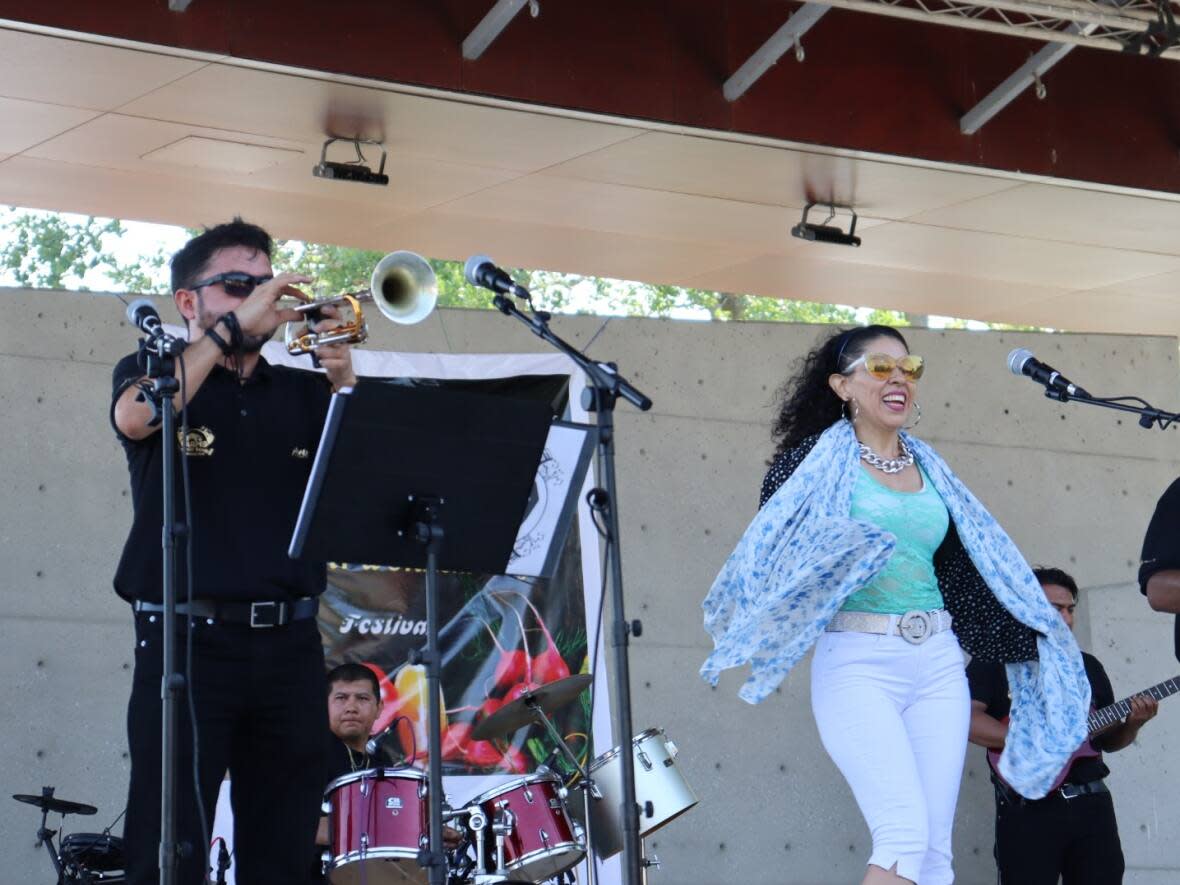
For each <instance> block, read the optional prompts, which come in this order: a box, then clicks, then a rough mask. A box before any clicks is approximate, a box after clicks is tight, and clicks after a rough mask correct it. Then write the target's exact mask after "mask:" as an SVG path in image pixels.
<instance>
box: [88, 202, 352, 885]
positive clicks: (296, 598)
mask: <svg viewBox="0 0 1180 885" xmlns="http://www.w3.org/2000/svg"><path fill="white" fill-rule="evenodd" d="M271 251H272V241H271V238H270V235H269V234H268V233H267V232H266V231H264V230H263V229H262V228H260V227H257V226H255V225H253V224H248V223H246V222H243V221H242V220H241V219H234V220H233V221H231V222H229V223H226V224H221V225H218V226H216V227H212V228H209V229H207V230H205V231H204V232H203V233H202V234H200V235H199V236H197V237H194V238H193V239H192V240H190V241H189V242H188V243H187V244H186V245H185V246H184V247H183V248H182V249H181V250H180V251H179V252H177V253H176V255H174V256H173V258H172V263H171V270H172V290H173V299H174V301H175V304H176V307H177V309H178V310H179V311H180V314H181V316H182V317H183V319H184V321H185V324H186V326H187V330H188V339H189V344H188V347H187V349H186V350H185V352H184V356H183V363H184V372H183V380H184V389H183V391H182V394H181V395H178V396H177V402H176V406H177V408H179V407H180V406H181V405H182V403H181V402H180V400H181V398H182V397H183V399H184V401H185V403H184V404H185V405H186V406H187V413H188V415H187V418H188V420H187V426H188V431H187V433H184V432H183V431H178V433H177V437H178V438H177V440H175V441H173V440H163V439H161V438H160V437H161V434H160V433H159V432H158V428H157V427H155V426H153V425H152V423H151V419H152V411H151V408H150V406H149V404H148V403H147V402H146V401H145V397H144V395H143V394H144V390H143V387H144V385H145V384H146V379H144V377H143V372H142V370H141V369H140V368H139V366H138V365H137V360H136V356H135V355H134V354H133V355H131V356H128V357H125V358H124V359H123V360H121V361H120V362H119V364H118V365H117V366H116V367H115V370H114V378H113V382H114V388H113V396H112V405H111V422H112V424H113V426H114V429H115V432H116V434H117V436H118V439H119V441H120V443H121V444H122V446H123V449H124V452H125V453H126V456H127V465H128V470H129V473H130V481H131V493H132V505H133V519H132V525H131V530H130V532H129V534H128V537H127V541H126V544H125V546H124V549H123V554H122V558H121V559H120V561H119V565H118V568H117V571H116V573H115V578H114V586H115V592H116V593H118V594H119V596H121V597H122V598H123V599H125V600H127V602H128V603H130V604H131V606H132V609H133V613H134V621H135V671H134V679H133V684H132V690H131V698H130V702H129V705H128V711H127V731H128V742H129V745H130V758H131V782H130V788H129V796H128V806H127V818H126V823H125V827H124V839H125V840H126V849H127V855H128V857H127V882H128V883H133V885H146V883H149V882H157V881H159V870H158V866H159V860H158V854H157V849H158V844H159V840H160V767H161V764H160V751H161V748H160V732H161V707H160V679H161V671H162V659H161V639H162V635H161V634H162V615H161V609H162V606H161V602H162V594H161V589H160V575H161V572H162V561H161V559H162V551H161V545H160V526H161V521H162V514H161V509H162V508H161V503H160V502H161V495H162V491H161V482H162V477H161V457H162V449H163V446H164V445H176V446H177V447H178V459H183V463H184V464H185V465H186V466H187V469H188V473H189V476H190V487H191V493H190V502H189V503H190V506H191V526H190V531H189V533H188V538H187V543H188V544H189V545H190V546H191V557H189V558H188V561H190V562H192V563H193V572H192V575H191V586H190V584H189V577H188V575H187V574H186V568H185V567H184V563H185V561H186V557H185V555H184V547H183V541H182V543H181V545H180V548H179V552H180V555H179V556H178V562H179V567H178V569H177V573H178V593H177V597H178V600H179V602H180V604H179V606H178V618H177V624H178V627H177V633H178V635H177V637H176V639H177V643H178V645H177V656H176V659H177V660H178V661H184V660H185V655H186V652H187V650H188V649H187V646H189V645H191V651H192V664H191V667H192V669H191V673H190V681H189V684H188V685H189V688H186V690H190V689H191V693H192V697H191V699H190V698H189V697H186V696H185V695H183V694H182V696H181V698H180V702H179V704H178V706H179V708H180V713H179V722H178V726H177V734H176V738H177V747H178V758H177V768H176V771H177V777H176V786H177V797H176V821H177V839H178V841H179V842H180V843H181V852H180V857H181V859H180V863H179V866H180V875H179V876H178V878H177V881H179V882H182V883H186V885H188V883H192V885H196V883H199V882H203V881H204V876H205V869H206V866H205V860H206V851H205V846H204V838H203V835H202V831H201V825H200V819H199V816H198V810H197V804H196V790H195V789H194V779H195V778H194V777H193V774H192V772H193V761H194V760H193V727H192V723H191V721H190V718H189V707H190V703H191V704H193V705H195V711H196V732H197V736H198V741H199V748H200V749H199V758H198V760H197V761H198V762H199V791H200V795H201V797H202V799H203V802H204V806H205V809H206V811H207V812H208V813H209V814H210V816H211V815H212V809H213V808H214V806H215V804H216V798H217V792H218V786H219V783H220V781H221V779H222V776H223V774H224V773H225V772H226V770H227V769H228V771H229V773H230V777H231V784H232V791H231V792H232V803H233V809H234V821H235V873H236V876H237V881H239V882H250V883H262V885H267V883H275V885H278V883H284V885H286V883H291V882H296V881H302V880H303V879H305V878H306V876H307V863H306V860H307V858H308V857H310V856H311V853H312V851H313V846H314V841H315V832H316V823H317V818H318V809H319V800H320V793H321V790H322V789H323V785H324V782H325V772H324V767H325V766H324V761H323V760H324V748H325V746H326V745H327V741H328V740H329V732H328V722H327V717H326V716H325V713H324V704H323V698H324V694H325V692H326V685H325V681H324V660H323V653H322V650H321V646H320V637H319V632H318V629H317V626H316V619H315V615H316V612H317V609H318V597H319V594H320V593H321V592H322V591H323V589H324V585H325V566H324V563H322V562H307V561H300V560H291V559H289V558H288V557H287V554H286V549H287V543H288V540H289V538H290V535H291V529H292V527H293V526H294V523H295V519H296V515H297V513H298V509H299V505H300V500H301V496H302V492H303V488H304V486H305V484H306V481H307V477H308V474H309V472H310V468H311V464H312V461H313V459H314V456H315V450H316V446H317V444H318V441H319V437H320V432H321V429H322V426H323V421H324V417H325V415H326V410H327V406H328V402H329V398H330V395H331V392H332V391H333V390H338V389H340V388H342V387H347V386H351V385H353V384H355V383H356V376H355V375H354V373H353V368H352V357H351V352H350V347H349V345H348V344H347V343H337V344H331V345H325V346H323V347H321V348H319V350H318V351H317V356H318V357H319V361H320V363H321V365H322V366H323V368H324V369H325V372H326V377H325V375H321V374H318V373H313V372H306V371H299V370H294V369H290V368H285V367H282V366H272V365H270V364H269V363H267V361H266V360H265V359H264V358H263V357H262V355H261V354H260V352H259V351H260V349H261V347H262V345H263V344H264V343H265V342H266V341H267V340H268V339H269V338H270V337H271V335H272V334H273V333H274V331H275V329H276V328H277V327H278V326H279V325H280V324H282V323H284V322H287V321H298V320H301V319H303V317H302V316H301V314H300V313H298V312H296V311H295V310H293V309H291V308H288V307H285V306H283V305H282V304H281V303H280V301H279V299H280V298H282V297H284V296H291V297H294V298H296V299H298V300H302V301H306V300H307V297H306V296H305V295H304V294H303V292H302V291H301V290H300V289H299V286H301V285H302V284H305V283H308V282H309V280H308V278H307V277H305V276H302V275H300V274H293V273H279V274H275V273H274V271H273V270H272V268H271ZM328 313H329V314H330V313H331V311H330V309H329V310H328ZM177 375H178V377H181V375H182V373H181V372H180V371H179V370H178V372H177ZM178 474H179V470H178ZM178 497H180V496H179V495H178ZM177 510H178V513H177V516H178V519H179V520H180V521H181V522H184V521H185V519H184V512H183V510H182V508H181V507H179V506H178V508H177ZM301 846H302V847H301Z"/></svg>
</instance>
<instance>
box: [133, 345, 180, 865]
mask: <svg viewBox="0 0 1180 885" xmlns="http://www.w3.org/2000/svg"><path fill="white" fill-rule="evenodd" d="M184 347H185V342H184V341H182V340H180V339H178V338H176V337H174V336H172V335H169V334H168V333H167V332H164V331H163V329H159V330H158V331H157V332H155V333H154V334H152V335H150V336H149V337H147V338H143V339H141V340H140V342H139V361H140V366H141V368H143V369H144V374H146V375H147V377H149V378H151V379H152V384H151V390H150V391H147V390H145V391H144V397H145V399H146V400H147V403H148V405H149V406H151V409H152V420H151V421H149V422H148V424H149V426H153V427H154V426H155V425H156V424H161V427H160V433H161V434H162V436H161V444H160V453H161V473H162V477H161V479H162V482H161V486H162V487H163V507H164V522H163V529H162V543H163V547H164V552H163V563H164V568H163V578H162V581H163V583H162V588H161V589H162V599H163V603H164V611H163V625H162V632H163V638H162V642H161V645H162V656H163V662H162V668H161V677H160V683H161V684H160V694H161V706H162V709H161V715H160V720H161V735H160V741H161V751H160V764H161V774H160V885H173V883H175V882H176V879H177V874H178V872H179V865H180V857H181V854H182V848H181V846H180V845H179V844H178V843H177V841H176V755H177V754H176V714H177V704H178V701H179V696H180V692H181V691H182V690H183V689H184V687H185V686H184V674H182V673H180V672H178V671H177V669H176V542H177V539H178V538H181V537H184V536H186V535H187V534H188V526H185V525H183V524H181V523H177V521H176V509H175V508H176V503H175V497H176V490H175V483H176V474H175V462H176V446H175V444H174V440H175V439H176V430H175V423H176V410H175V409H174V408H173V406H172V398H173V396H175V395H176V394H177V393H178V392H179V391H180V384H179V382H177V380H176V357H177V356H178V355H179V354H181V353H182V352H183V351H184ZM189 592H190V594H191V592H192V588H189ZM185 847H187V846H185Z"/></svg>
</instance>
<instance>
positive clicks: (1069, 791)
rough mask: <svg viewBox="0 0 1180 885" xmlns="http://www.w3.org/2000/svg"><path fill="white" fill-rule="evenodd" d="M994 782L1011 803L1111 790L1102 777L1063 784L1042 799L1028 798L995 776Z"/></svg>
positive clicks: (998, 792) (1091, 794)
mask: <svg viewBox="0 0 1180 885" xmlns="http://www.w3.org/2000/svg"><path fill="white" fill-rule="evenodd" d="M992 784H993V785H995V788H996V793H997V794H998V795H999V796H1000V797H1001V798H1002V799H1003V800H1004V801H1005V802H1007V803H1008V804H1010V805H1029V804H1031V803H1033V802H1052V801H1053V800H1055V799H1076V798H1078V797H1079V796H1097V795H1098V794H1100V793H1109V792H1110V790H1109V788H1108V787H1107V786H1106V781H1104V780H1102V779H1101V778H1099V779H1098V780H1095V781H1087V782H1086V783H1084V784H1062V785H1061V786H1060V787H1058V788H1057V789H1056V790H1053V791H1052V792H1050V793H1049V794H1047V795H1045V796H1043V797H1041V798H1040V799H1026V798H1025V797H1024V796H1021V795H1020V794H1019V793H1017V792H1016V791H1015V790H1013V789H1012V788H1011V787H1009V786H1008V785H1007V784H1002V783H1000V782H999V781H998V780H995V779H994V778H993V779H992Z"/></svg>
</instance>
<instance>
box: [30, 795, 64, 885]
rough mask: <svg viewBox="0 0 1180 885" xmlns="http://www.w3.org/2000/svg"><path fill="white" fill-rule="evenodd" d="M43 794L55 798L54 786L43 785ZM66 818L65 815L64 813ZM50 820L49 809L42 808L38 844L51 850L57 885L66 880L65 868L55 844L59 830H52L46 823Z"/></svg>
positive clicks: (50, 860)
mask: <svg viewBox="0 0 1180 885" xmlns="http://www.w3.org/2000/svg"><path fill="white" fill-rule="evenodd" d="M41 796H42V798H44V799H52V798H53V787H42V788H41ZM62 818H63V819H64V818H65V815H64V814H63V815H62ZM48 821H49V809H48V808H47V807H45V806H42V808H41V826H39V827H38V828H37V846H36V847H38V848H40V847H41V846H42V845H44V846H45V850H46V851H48V852H49V862H50V863H51V864H53V870H54V872H55V873H57V885H62V883H63V882H64V881H65V870H64V869H63V868H62V865H61V855H60V854H58V851H57V846H56V845H54V844H53V837H54V836H56V835H57V830H51V829H49V828H48V827H47V826H45V824H46V823H47V822H48Z"/></svg>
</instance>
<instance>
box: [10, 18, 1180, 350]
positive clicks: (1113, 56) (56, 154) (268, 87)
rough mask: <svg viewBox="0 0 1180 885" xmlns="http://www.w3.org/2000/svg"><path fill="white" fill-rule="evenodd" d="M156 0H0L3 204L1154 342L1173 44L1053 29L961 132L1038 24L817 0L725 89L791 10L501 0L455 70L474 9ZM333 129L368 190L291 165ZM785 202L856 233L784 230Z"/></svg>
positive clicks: (1174, 150)
mask: <svg viewBox="0 0 1180 885" xmlns="http://www.w3.org/2000/svg"><path fill="white" fill-rule="evenodd" d="M501 2H503V0H501ZM174 5H178V6H186V7H187V8H186V9H185V10H184V11H175V10H169V9H168V3H167V2H166V0H152V2H149V0H128V2H126V3H119V4H97V5H96V4H92V3H91V4H85V5H84V4H80V3H77V4H75V3H64V4H44V3H42V4H40V6H38V5H36V4H32V3H25V2H0V19H2V20H0V121H2V124H0V204H14V205H19V206H29V207H40V208H46V209H55V210H63V211H71V212H83V213H90V214H96V215H104V216H115V217H120V218H125V219H141V220H148V221H158V222H167V223H172V224H183V225H199V224H203V223H214V222H217V221H220V220H224V219H226V218H228V217H230V216H232V215H234V214H240V215H242V216H244V217H246V218H247V219H250V220H254V221H257V222H259V223H261V224H264V225H266V226H267V227H269V228H270V229H271V231H272V232H273V233H274V234H275V235H276V236H280V237H284V238H296V239H303V240H309V241H316V242H326V243H339V244H345V245H351V246H361V247H365V248H371V249H378V250H385V251H392V250H394V249H412V250H414V251H417V252H420V253H422V254H425V255H430V256H434V257H439V258H451V259H462V258H465V257H466V256H467V255H469V254H471V253H475V252H484V253H487V254H490V255H492V256H494V257H495V259H496V260H497V261H498V262H499V263H500V264H502V265H506V266H522V267H530V268H546V269H554V270H561V271H567V272H573V273H580V274H593V275H598V276H605V277H618V278H624V279H633V280H642V281H647V282H653V283H668V284H675V285H682V286H691V287H699V288H705V289H714V290H720V291H730V292H740V293H750V294H758V295H769V296H778V297H786V298H799V299H807V300H814V301H822V302H836V303H844V304H857V305H869V306H877V307H887V308H895V309H901V310H906V311H911V312H915V313H922V314H930V313H932V314H944V315H951V316H960V317H967V318H972V319H979V320H990V321H1000V322H1009V323H1022V324H1031V325H1038V326H1049V327H1054V328H1063V329H1068V330H1074V331H1103V332H1128V333H1150V334H1172V335H1175V334H1178V333H1180V298H1177V290H1178V289H1180V237H1178V236H1177V231H1178V230H1180V223H1178V222H1180V205H1178V200H1180V196H1178V194H1180V141H1178V138H1177V133H1178V132H1180V126H1178V124H1180V113H1178V105H1180V90H1178V89H1177V87H1178V86H1180V83H1178V82H1177V80H1178V79H1180V76H1178V75H1180V66H1178V65H1177V64H1176V61H1175V60H1171V59H1168V58H1144V57H1138V58H1135V57H1129V56H1126V55H1120V54H1118V53H1115V52H1109V51H1106V50H1102V49H1095V48H1088V47H1078V48H1076V49H1074V50H1073V51H1072V52H1071V53H1070V54H1069V56H1068V57H1067V58H1065V59H1064V60H1063V61H1061V63H1060V64H1059V65H1058V66H1057V67H1055V68H1054V69H1053V70H1052V71H1047V72H1046V73H1045V75H1044V77H1043V78H1042V82H1044V84H1045V85H1046V87H1047V89H1046V93H1047V94H1046V95H1045V97H1044V99H1038V98H1037V97H1036V95H1035V94H1034V90H1033V89H1029V90H1026V91H1025V92H1024V93H1023V94H1021V95H1019V97H1017V98H1016V100H1015V101H1014V102H1013V103H1012V104H1011V105H1010V106H1008V107H1006V108H1004V109H1003V110H1001V111H999V112H998V113H997V114H996V116H995V117H994V118H993V119H992V120H991V121H990V122H988V123H986V124H985V125H984V126H983V127H982V128H981V129H980V130H979V131H978V132H975V133H973V134H971V135H966V134H964V133H963V132H962V127H961V121H962V118H963V116H964V114H966V113H967V112H968V111H970V110H971V109H972V108H973V107H975V106H976V105H977V104H978V103H979V102H980V101H981V100H982V99H983V98H984V97H985V96H986V95H987V94H988V93H989V92H990V90H991V89H992V88H993V87H994V86H995V85H997V84H999V83H1000V82H1001V81H1002V80H1003V79H1004V77H1005V76H1006V75H1008V74H1011V73H1012V72H1013V71H1014V70H1016V69H1017V68H1019V66H1020V65H1021V64H1022V63H1023V62H1024V61H1025V60H1027V58H1028V56H1029V55H1030V54H1031V53H1034V52H1036V51H1037V50H1038V49H1040V48H1041V47H1042V46H1044V45H1045V43H1044V42H1043V41H1041V42H1038V41H1036V40H1032V39H1027V38H1019V37H1009V36H1001V35H996V34H981V33H967V32H961V31H959V30H957V29H953V28H948V27H941V26H939V25H931V24H922V23H918V22H912V21H899V20H894V19H884V18H880V17H877V16H872V15H866V14H862V13H857V12H850V11H847V10H832V11H829V12H828V13H827V15H826V16H825V17H824V18H823V19H822V20H820V21H818V22H817V23H816V24H815V26H814V27H813V28H812V30H811V31H810V32H809V33H808V34H807V35H806V36H804V37H803V38H802V42H803V46H804V48H805V50H806V52H805V54H804V59H803V61H802V62H800V61H797V60H796V57H795V55H794V52H793V51H788V52H787V53H786V54H785V55H784V56H783V57H782V58H781V59H780V60H779V62H778V64H777V65H775V66H773V67H771V68H770V70H769V71H768V72H767V73H766V74H765V75H764V76H763V77H762V78H760V79H759V80H757V82H754V83H753V84H752V85H751V86H750V87H749V89H748V91H747V92H745V93H744V94H743V95H742V96H740V97H737V98H736V99H735V100H733V101H729V100H727V99H726V98H725V96H724V94H723V87H724V83H725V82H726V81H727V79H728V78H729V77H730V76H731V75H732V74H733V73H734V71H735V70H737V69H738V68H739V67H740V66H741V64H742V63H743V62H744V61H745V60H746V59H747V58H748V57H749V56H750V55H751V54H752V53H753V52H754V51H756V50H757V49H758V48H759V47H760V46H761V45H762V44H763V42H764V41H765V40H766V39H767V38H769V37H770V36H771V35H772V34H773V33H774V31H775V30H776V28H778V27H780V26H781V25H782V24H783V23H784V22H786V21H787V20H788V19H789V18H790V16H791V15H792V14H793V13H796V12H798V11H799V9H800V8H801V7H800V6H799V5H798V4H792V3H784V2H770V0H767V2H738V0H711V2H706V0H683V2H682V3H673V2H665V3H644V2H631V3H623V2H614V0H604V2H603V3H601V4H595V3H584V2H579V3H573V2H567V0H562V2H558V0H541V3H540V9H539V12H540V15H539V16H538V17H537V18H533V17H531V16H530V15H529V12H528V9H527V4H523V0H522V5H524V6H525V8H524V10H523V11H522V12H521V13H520V14H519V15H517V16H516V17H515V18H512V19H511V20H510V21H509V22H508V23H507V25H506V27H505V28H504V29H503V31H502V32H501V33H500V34H499V35H498V36H497V37H496V38H495V40H494V41H493V42H492V43H491V45H490V46H489V47H488V48H487V50H486V51H485V52H484V53H483V55H482V56H481V57H480V58H479V59H474V60H473V59H464V58H463V56H462V49H461V47H462V43H463V40H464V39H465V38H467V37H469V36H470V35H471V33H472V32H473V31H474V30H475V29H476V27H477V25H478V24H479V22H480V21H481V19H482V17H483V15H484V13H486V12H488V11H489V9H491V8H492V7H493V5H494V3H493V0H480V2H476V0H453V2H446V3H438V4H435V5H432V4H430V3H426V2H420V3H401V4H398V3H389V4H377V3H342V4H322V3H298V2H291V3H277V2H271V0H257V2H254V3H249V4H234V3H231V2H229V0H192V2H190V3H188V4H184V3H176V2H175V0H174ZM51 6H52V7H55V8H54V9H48V8H46V9H42V8H41V7H51ZM111 7H117V9H118V13H117V14H116V13H115V12H111V11H110V10H111ZM244 7H249V9H250V12H249V13H246V12H244V11H241V10H242V8H244ZM99 10H101V11H102V12H103V15H99ZM329 10H335V11H334V12H330V11H329ZM374 10H379V11H374ZM440 10H441V11H440ZM317 15H318V16H319V17H318V18H317ZM366 16H368V17H369V18H366ZM399 16H400V18H399ZM356 120H362V121H365V122H364V123H363V124H357V125H361V127H362V128H363V129H364V130H365V132H366V134H371V135H377V136H380V137H383V138H384V140H385V142H386V144H387V145H388V151H389V156H388V162H387V165H386V172H387V173H388V174H389V176H390V184H389V186H388V187H374V186H367V185H361V184H353V183H345V182H335V181H325V180H323V179H319V178H315V177H313V176H312V174H311V169H312V166H313V165H314V164H315V163H316V162H318V160H319V158H320V150H321V145H322V143H323V140H324V138H325V132H326V129H329V128H332V127H336V128H337V129H339V128H340V127H341V126H344V127H348V126H352V125H353V121H356ZM332 156H333V157H335V158H337V159H345V158H347V157H348V156H349V152H348V151H347V150H344V149H340V153H338V154H337V153H336V152H333V154H332ZM368 156H369V157H370V159H376V157H377V156H378V154H377V152H376V151H374V150H373V149H369V153H368ZM809 198H810V199H821V200H829V201H833V202H835V203H837V204H840V205H843V206H851V207H853V208H854V209H855V211H856V212H857V213H859V224H858V226H857V233H858V234H859V235H860V236H862V237H863V245H862V246H861V247H860V248H849V247H845V246H838V245H827V244H820V243H810V242H805V241H803V240H800V239H796V238H793V237H791V236H790V233H789V231H790V228H791V226H792V225H794V224H795V223H796V222H798V221H799V217H800V214H801V208H802V207H803V206H804V204H805V203H806V202H807V200H808V199H809ZM826 214H827V213H826V212H825V211H822V210H821V209H819V208H816V209H815V210H813V211H812V216H813V217H812V218H811V219H810V220H813V221H822V220H823V219H824V217H825V216H826ZM837 222H838V223H842V224H846V223H847V216H846V215H842V216H840V217H838V218H837Z"/></svg>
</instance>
